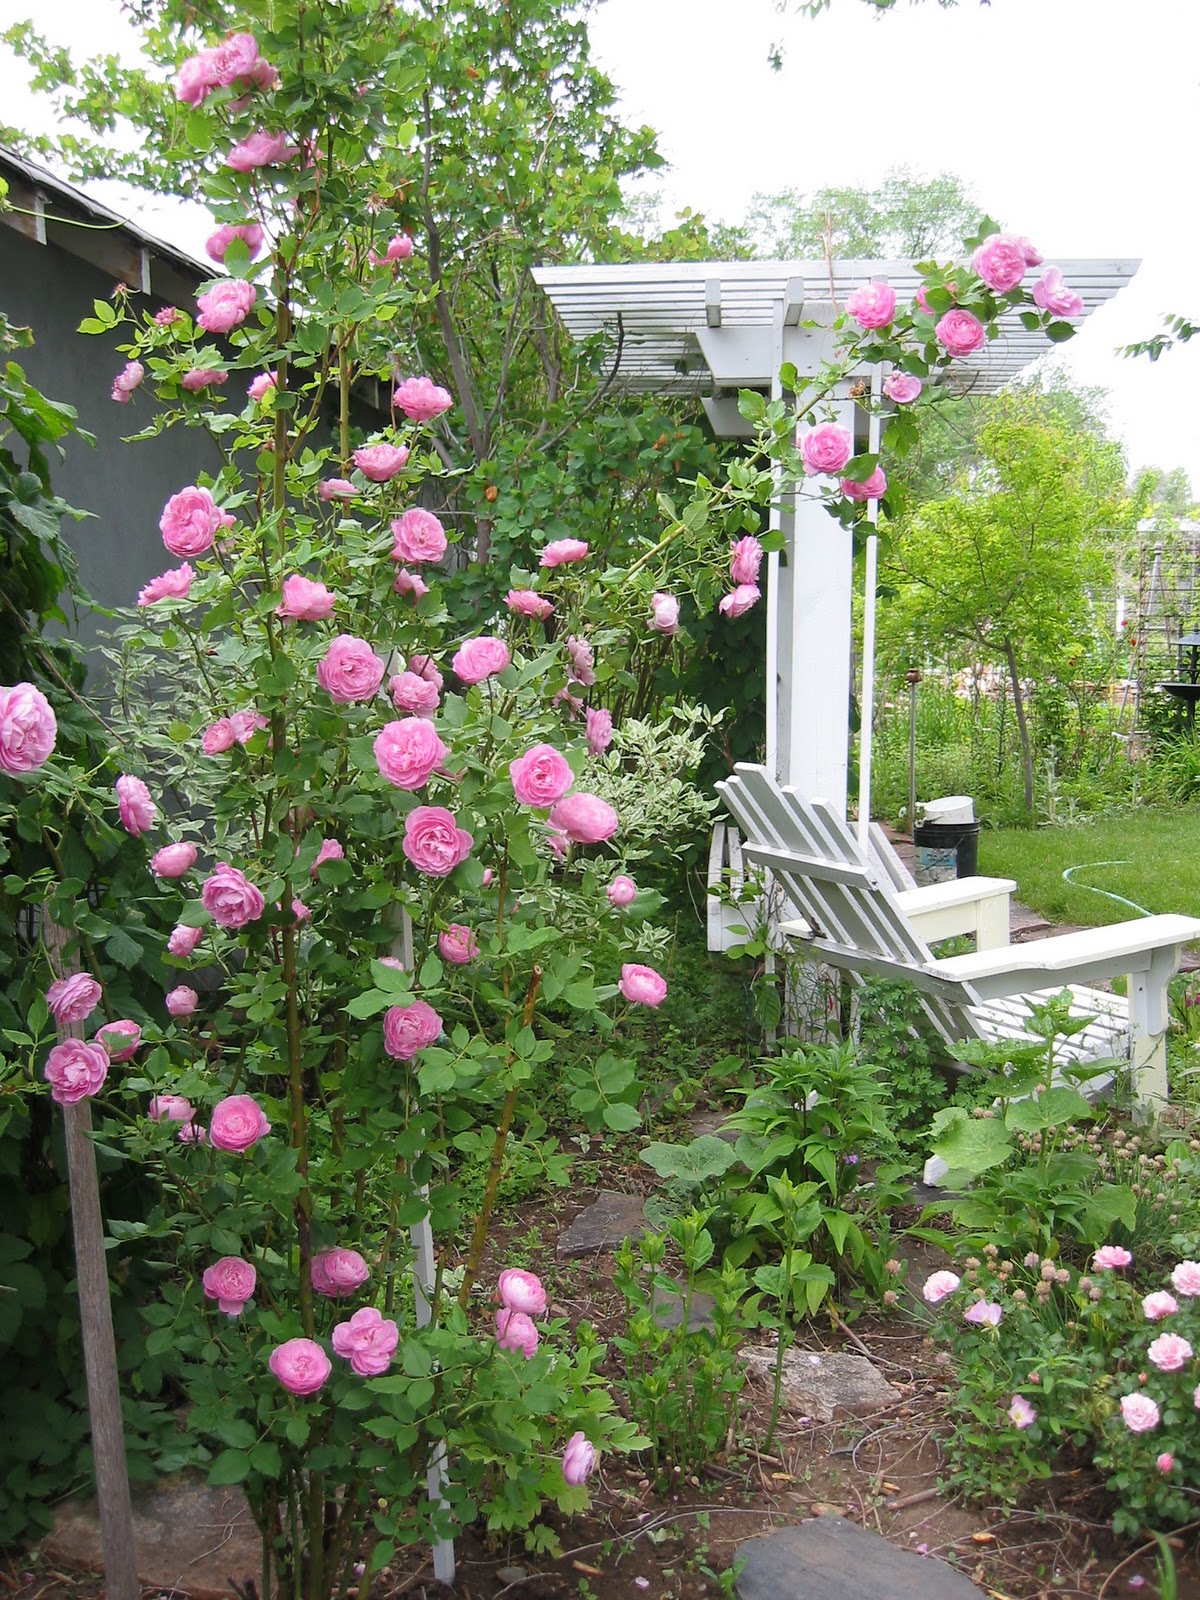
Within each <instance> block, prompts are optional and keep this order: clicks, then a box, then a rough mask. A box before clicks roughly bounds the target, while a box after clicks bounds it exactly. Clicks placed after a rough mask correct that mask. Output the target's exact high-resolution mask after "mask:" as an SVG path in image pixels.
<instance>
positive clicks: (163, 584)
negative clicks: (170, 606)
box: [137, 561, 196, 606]
mask: <svg viewBox="0 0 1200 1600" xmlns="http://www.w3.org/2000/svg"><path fill="white" fill-rule="evenodd" d="M195 581H196V574H195V572H194V571H193V570H192V568H191V567H190V566H189V565H188V563H187V562H186V561H185V562H184V563H183V565H182V566H181V567H172V568H171V570H170V571H169V572H163V573H160V574H159V576H158V577H157V578H151V579H150V582H149V583H148V584H147V585H146V587H145V588H144V589H142V590H140V591H139V593H138V599H137V603H138V605H139V606H155V605H157V604H158V602H159V601H160V600H186V599H187V597H188V591H189V590H190V589H191V587H192V584H193V583H194V582H195Z"/></svg>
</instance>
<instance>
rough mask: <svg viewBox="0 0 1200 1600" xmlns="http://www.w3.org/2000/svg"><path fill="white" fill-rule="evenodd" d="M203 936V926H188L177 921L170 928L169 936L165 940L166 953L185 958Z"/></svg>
mask: <svg viewBox="0 0 1200 1600" xmlns="http://www.w3.org/2000/svg"><path fill="white" fill-rule="evenodd" d="M203 937H204V929H203V928H188V927H185V925H184V924H183V923H182V922H180V923H177V924H176V926H175V927H174V928H172V929H171V937H170V938H169V939H168V940H167V954H168V955H172V956H182V957H185V958H186V957H187V956H190V955H191V954H192V952H193V950H195V948H196V946H197V945H198V944H199V943H200V941H201V939H203Z"/></svg>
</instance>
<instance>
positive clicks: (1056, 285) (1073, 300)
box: [1033, 267, 1084, 317]
mask: <svg viewBox="0 0 1200 1600" xmlns="http://www.w3.org/2000/svg"><path fill="white" fill-rule="evenodd" d="M1033 303H1034V305H1037V306H1041V308H1042V310H1043V311H1050V312H1053V314H1054V315H1055V316H1056V317H1081V316H1082V315H1083V309H1084V307H1083V297H1082V296H1081V295H1077V294H1076V293H1075V291H1074V290H1073V289H1068V288H1067V286H1066V284H1065V283H1064V282H1063V275H1062V270H1061V269H1060V268H1059V267H1047V268H1046V270H1045V272H1043V273H1042V275H1041V277H1040V278H1039V279H1038V281H1037V282H1036V283H1035V284H1034V286H1033Z"/></svg>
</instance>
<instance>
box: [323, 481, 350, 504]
mask: <svg viewBox="0 0 1200 1600" xmlns="http://www.w3.org/2000/svg"><path fill="white" fill-rule="evenodd" d="M357 493H358V490H357V489H356V488H355V487H354V485H353V484H352V483H351V482H350V480H349V478H325V479H324V480H323V481H322V482H321V483H319V484H318V485H317V497H318V499H321V500H353V499H354V496H355V495H356V494H357Z"/></svg>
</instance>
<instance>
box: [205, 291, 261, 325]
mask: <svg viewBox="0 0 1200 1600" xmlns="http://www.w3.org/2000/svg"><path fill="white" fill-rule="evenodd" d="M257 299H258V291H257V290H256V289H255V287H254V285H253V284H252V283H247V282H246V280H245V279H244V278H225V279H223V280H222V281H221V282H220V283H218V284H215V285H214V286H213V287H212V288H211V289H209V290H208V291H207V293H205V294H202V295H200V296H199V297H198V298H197V300H196V304H197V305H198V306H199V307H200V315H199V316H198V317H197V318H196V323H197V325H198V326H199V327H201V328H203V329H204V331H205V333H229V332H230V331H231V329H233V328H237V327H240V325H241V324H242V323H243V322H245V320H246V318H247V317H248V316H249V314H250V312H251V311H252V310H253V308H254V302H255V301H256V300H257Z"/></svg>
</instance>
